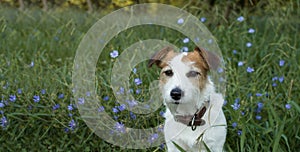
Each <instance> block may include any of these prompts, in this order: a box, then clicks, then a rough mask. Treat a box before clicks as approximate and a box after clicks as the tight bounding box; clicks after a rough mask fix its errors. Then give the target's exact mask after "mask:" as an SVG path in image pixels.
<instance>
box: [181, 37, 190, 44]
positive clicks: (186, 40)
mask: <svg viewBox="0 0 300 152" xmlns="http://www.w3.org/2000/svg"><path fill="white" fill-rule="evenodd" d="M182 42H183V43H189V42H190V39H189V38H184V39H183V40H182Z"/></svg>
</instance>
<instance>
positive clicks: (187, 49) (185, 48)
mask: <svg viewBox="0 0 300 152" xmlns="http://www.w3.org/2000/svg"><path fill="white" fill-rule="evenodd" d="M180 51H181V52H188V51H189V48H188V47H186V46H184V47H182V48H181V49H180Z"/></svg>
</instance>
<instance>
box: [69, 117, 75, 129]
mask: <svg viewBox="0 0 300 152" xmlns="http://www.w3.org/2000/svg"><path fill="white" fill-rule="evenodd" d="M69 127H70V129H71V130H74V129H75V128H76V122H75V120H74V119H72V120H71V121H70V122H69Z"/></svg>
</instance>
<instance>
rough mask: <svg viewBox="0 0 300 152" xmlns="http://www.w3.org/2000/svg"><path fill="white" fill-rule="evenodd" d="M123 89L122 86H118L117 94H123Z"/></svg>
mask: <svg viewBox="0 0 300 152" xmlns="http://www.w3.org/2000/svg"><path fill="white" fill-rule="evenodd" d="M124 91H125V89H124V88H123V87H120V89H119V91H118V92H117V94H124Z"/></svg>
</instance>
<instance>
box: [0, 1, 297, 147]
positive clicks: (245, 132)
mask: <svg viewBox="0 0 300 152" xmlns="http://www.w3.org/2000/svg"><path fill="white" fill-rule="evenodd" d="M299 5H300V3H299V1H296V2H290V3H284V5H283V4H279V3H275V2H274V3H271V4H270V5H268V7H266V8H265V9H263V10H262V9H257V10H255V11H251V12H250V11H248V10H243V11H241V12H232V14H231V16H230V18H229V20H228V21H225V20H224V19H223V18H222V12H220V10H222V9H215V10H213V11H211V12H198V11H197V10H198V9H197V10H193V8H192V9H191V10H189V11H191V12H193V13H194V14H195V15H196V16H197V17H199V18H200V17H206V18H207V21H206V22H205V23H204V24H205V25H206V26H207V27H208V29H209V30H210V31H211V32H212V34H213V35H214V36H215V37H216V39H217V40H218V44H219V47H220V48H221V50H222V54H223V58H224V61H225V63H226V70H225V72H226V76H227V85H226V97H225V99H226V101H227V104H226V105H225V106H224V108H223V110H224V112H225V116H226V118H227V123H228V135H227V139H226V144H225V149H226V151H234V152H236V151H297V150H299V149H300V146H299V144H298V143H299V142H300V133H299V132H300V128H299V125H300V122H299V115H300V106H299V99H300V95H299V91H300V90H299V88H300V86H299V84H300V83H299V82H300V81H299V79H300V78H299V76H300V72H299V71H300V66H299V59H300V49H299V48H300V46H299V44H300V41H299V38H298V37H299V32H300V31H299V30H300V20H299V17H298V16H299V15H300V11H299V10H300V9H299V8H300V6H299ZM222 7H224V6H220V8H222ZM0 14H1V15H0V37H1V39H0V86H1V88H0V94H1V96H2V97H1V102H0V103H3V104H4V107H1V108H0V111H1V113H2V114H1V115H2V118H3V117H5V118H7V121H8V123H7V126H5V127H2V129H1V130H0V135H1V136H0V143H1V146H0V151H15V150H21V149H23V150H25V151H45V150H48V151H50V150H51V151H52V150H53V151H74V150H76V151H104V150H105V151H123V150H124V149H122V148H119V147H116V146H114V145H112V144H109V143H107V142H105V141H103V140H101V138H99V137H98V136H97V135H95V134H94V133H93V132H92V131H91V130H90V129H89V128H88V127H87V126H86V124H85V123H84V122H83V121H82V119H81V118H80V115H79V113H78V110H77V108H76V106H73V108H74V109H73V110H70V104H75V102H77V99H74V97H73V96H72V89H73V87H74V86H72V82H71V78H72V77H71V76H72V67H73V60H74V56H75V53H76V49H77V47H78V45H79V42H80V40H81V39H82V38H83V36H84V34H85V33H86V32H87V30H88V29H89V28H90V27H91V26H92V25H93V24H94V23H95V22H96V21H97V20H98V19H99V18H101V17H102V16H103V15H104V14H96V13H95V14H86V13H85V12H80V11H74V10H69V11H61V10H58V11H53V12H47V13H45V12H42V11H40V10H36V9H31V10H27V11H25V12H18V11H16V10H15V9H10V8H3V9H2V8H1V10H0ZM239 16H243V17H244V18H245V20H244V21H242V22H239V21H237V20H236V19H237V18H238V17H239ZM250 28H253V29H254V30H255V32H254V33H248V30H249V29H250ZM141 31H142V33H143V34H141ZM147 31H148V32H147ZM157 31H159V32H157ZM145 32H146V33H147V34H145ZM148 38H157V39H165V40H168V41H169V42H170V43H173V44H175V45H177V46H178V47H182V46H183V45H185V44H184V43H183V42H182V39H183V38H185V37H184V35H182V34H180V33H178V32H176V31H173V30H170V29H166V28H164V27H159V26H144V27H135V28H132V29H128V30H126V31H124V32H122V33H120V34H119V35H118V36H116V37H115V38H114V39H113V40H112V41H111V42H110V43H109V44H108V45H107V46H106V47H105V49H104V53H103V54H101V56H100V58H99V61H98V63H97V72H96V75H97V83H99V85H98V86H97V91H98V92H97V95H98V98H99V99H100V100H101V101H103V100H106V99H104V98H107V97H106V96H108V97H109V99H108V100H107V101H104V102H105V104H104V108H105V110H106V111H107V112H108V113H110V115H111V116H112V117H114V116H116V117H118V120H119V121H122V122H123V123H124V124H125V125H127V126H131V127H137V128H144V127H149V126H155V125H157V124H160V123H162V122H163V118H162V117H161V116H160V115H159V113H160V112H161V111H163V110H164V108H163V107H161V108H160V109H159V110H158V111H156V112H155V113H153V114H151V115H147V116H144V115H136V118H135V120H134V121H133V120H132V119H133V118H131V117H130V112H129V111H128V110H125V111H123V112H119V113H114V112H112V108H113V107H115V106H118V104H116V103H115V102H114V101H115V98H114V97H113V94H112V90H111V88H110V87H109V84H110V73H111V68H112V64H113V62H114V61H115V60H114V59H112V58H111V57H110V56H109V53H110V52H111V51H112V50H119V52H120V53H121V52H122V50H123V49H124V48H126V47H128V46H129V45H130V44H132V43H134V42H137V41H139V40H144V39H148ZM248 42H250V43H251V44H252V46H251V47H247V46H246V44H247V43H248ZM188 46H189V48H190V49H191V48H192V46H193V45H192V44H191V43H189V44H188ZM234 50H235V51H234ZM281 60H283V61H284V65H282V66H281V65H280V64H279V63H280V61H281ZM239 62H241V63H243V65H242V66H238V63H239ZM32 63H33V64H34V65H31V64H32ZM247 67H250V68H253V69H254V72H252V73H249V72H247ZM136 68H137V71H138V72H137V74H131V78H130V80H131V81H133V79H134V78H140V79H142V81H143V83H142V85H139V86H137V85H135V84H134V83H133V84H132V89H133V90H134V91H135V90H137V89H141V90H142V93H141V94H136V95H135V97H136V98H137V99H139V100H142V99H147V98H148V97H149V94H148V93H147V91H146V89H145V88H146V87H147V85H148V84H149V82H150V81H152V80H154V79H155V78H157V72H156V70H155V69H150V70H149V69H147V68H146V67H145V64H144V63H141V64H139V65H138V66H136ZM149 73H150V74H149ZM282 79H283V81H281V80H282ZM18 89H21V90H22V93H20V92H18V91H19V90H18ZM42 90H45V93H43V92H42ZM144 90H145V91H144ZM61 94H63V95H64V96H63V97H62V96H61ZM13 95H15V96H16V100H15V101H14V100H13ZM34 96H39V97H40V100H39V102H34V100H33V97H34ZM57 104H59V108H58V109H56V110H53V106H57ZM234 104H235V105H236V110H235V109H234V108H233V107H232V105H234ZM287 105H290V106H291V108H290V109H288V108H286V106H287ZM68 106H69V107H68ZM71 120H74V122H75V124H73V125H72V124H71V125H70V123H71ZM2 125H3V124H2ZM163 150H164V148H163V149H161V148H160V147H154V148H151V149H146V150H143V151H163ZM128 151H141V150H131V149H130V150H128Z"/></svg>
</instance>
